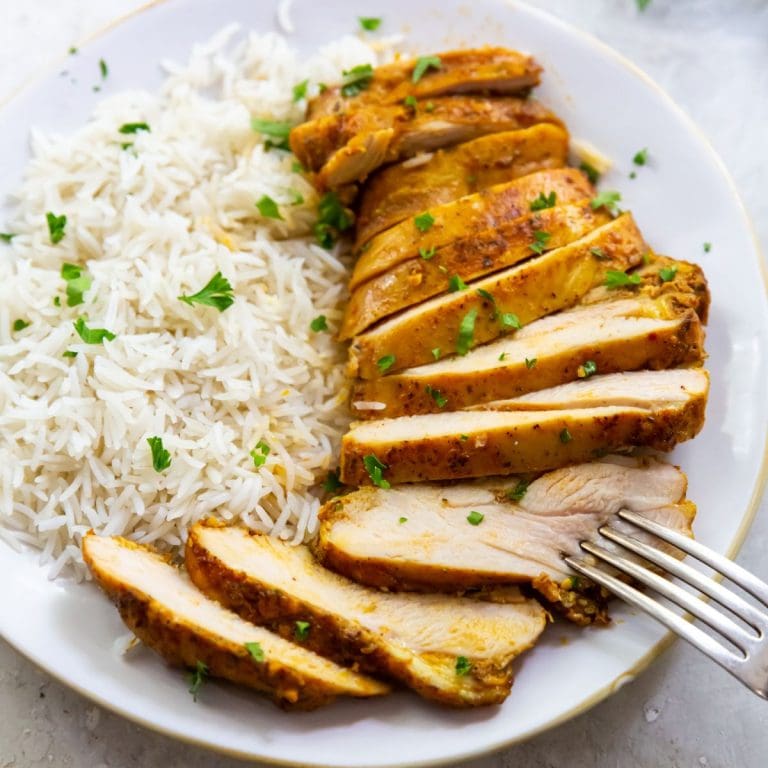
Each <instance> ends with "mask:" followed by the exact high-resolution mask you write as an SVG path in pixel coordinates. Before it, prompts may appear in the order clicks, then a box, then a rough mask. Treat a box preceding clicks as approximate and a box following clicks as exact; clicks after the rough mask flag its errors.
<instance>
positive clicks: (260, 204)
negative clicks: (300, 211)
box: [256, 195, 283, 221]
mask: <svg viewBox="0 0 768 768" xmlns="http://www.w3.org/2000/svg"><path fill="white" fill-rule="evenodd" d="M256 207H257V208H258V209H259V213H260V214H261V215H262V216H263V217H264V218H265V219H279V220H280V221H283V217H282V216H281V215H280V209H279V208H278V207H277V203H276V202H275V201H274V200H273V199H272V198H271V197H270V196H269V195H262V196H261V198H260V199H259V200H258V201H257V202H256Z"/></svg>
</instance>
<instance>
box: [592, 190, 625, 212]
mask: <svg viewBox="0 0 768 768" xmlns="http://www.w3.org/2000/svg"><path fill="white" fill-rule="evenodd" d="M619 200H621V193H619V192H616V191H615V190H612V189H606V190H605V191H604V192H600V193H598V195H597V197H593V198H592V200H590V202H589V204H590V205H591V206H592V210H597V209H598V208H606V209H608V210H609V211H610V212H611V213H616V211H617V207H616V204H617V203H618V202H619Z"/></svg>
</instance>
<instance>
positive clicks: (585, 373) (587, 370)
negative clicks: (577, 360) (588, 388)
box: [576, 360, 597, 379]
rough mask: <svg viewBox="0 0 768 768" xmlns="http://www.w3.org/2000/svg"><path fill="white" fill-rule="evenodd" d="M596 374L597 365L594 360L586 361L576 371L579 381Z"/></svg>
mask: <svg viewBox="0 0 768 768" xmlns="http://www.w3.org/2000/svg"><path fill="white" fill-rule="evenodd" d="M596 373H597V363H596V362H595V361H594V360H587V361H586V362H585V363H582V364H581V365H580V366H579V367H578V368H577V369H576V375H577V376H578V377H579V378H580V379H588V378H589V377H590V376H594V375H595V374H596Z"/></svg>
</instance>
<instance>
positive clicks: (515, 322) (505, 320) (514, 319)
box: [499, 312, 523, 331]
mask: <svg viewBox="0 0 768 768" xmlns="http://www.w3.org/2000/svg"><path fill="white" fill-rule="evenodd" d="M499 322H500V323H501V327H502V328H514V329H515V330H516V331H519V330H520V329H521V328H522V327H523V324H522V323H521V322H520V318H519V317H518V316H517V315H516V314H515V313H514V312H502V313H501V314H500V315H499Z"/></svg>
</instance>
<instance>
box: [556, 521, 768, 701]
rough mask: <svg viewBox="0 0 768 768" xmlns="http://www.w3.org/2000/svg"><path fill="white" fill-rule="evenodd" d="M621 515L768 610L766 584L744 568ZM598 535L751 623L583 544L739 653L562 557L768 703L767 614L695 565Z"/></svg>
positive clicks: (608, 530) (627, 539) (613, 533)
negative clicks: (718, 636) (730, 583)
mask: <svg viewBox="0 0 768 768" xmlns="http://www.w3.org/2000/svg"><path fill="white" fill-rule="evenodd" d="M618 517H620V518H621V519H622V520H624V521H626V522H628V523H632V524H633V525H635V526H636V527H637V528H640V529H641V530H643V531H646V532H648V533H650V534H653V535H654V536H656V537H658V538H659V539H661V540H662V541H665V542H667V543H669V544H672V545H674V546H675V547H677V548H678V549H681V550H682V551H683V552H686V553H687V554H689V555H691V556H692V557H694V558H696V559H697V560H700V561H701V562H702V563H705V564H706V565H708V566H710V567H711V568H714V569H715V570H716V571H719V572H720V573H721V574H723V576H725V577H726V578H728V579H730V581H732V582H733V583H734V584H735V585H736V586H738V587H740V588H741V589H743V590H744V591H745V592H748V593H749V594H751V595H752V596H753V597H755V598H756V599H757V600H759V601H760V602H761V603H762V604H763V605H764V606H767V607H768V585H766V584H765V583H764V582H763V581H761V580H760V579H758V578H757V577H756V576H754V575H753V574H751V573H749V571H746V570H745V569H744V568H742V567H741V566H739V565H736V564H735V563H733V562H732V561H730V560H728V559H727V558H725V557H723V556H722V555H719V554H717V553H716V552H713V551H712V550H711V549H709V548H708V547H705V546H704V545H703V544H699V543H698V542H697V541H693V540H692V539H689V538H688V537H687V536H683V535H682V534H680V533H677V532H676V531H671V530H670V529H669V528H666V527H665V526H663V525H659V524H658V523H656V522H654V521H652V520H648V519H647V518H645V517H643V516H642V515H638V514H636V513H635V512H630V511H629V510H621V511H619V512H618ZM599 532H600V534H601V535H602V536H604V537H605V538H606V539H609V540H610V541H612V542H613V543H615V544H618V545H620V546H621V547H623V548H624V549H627V550H629V551H630V552H633V553H634V554H636V555H639V556H640V557H642V558H644V559H645V560H647V561H649V562H651V563H653V564H654V565H657V566H659V567H660V568H662V569H663V570H665V571H667V572H668V573H670V574H672V575H673V576H676V577H677V578H678V579H680V580H681V581H683V582H685V583H686V584H688V585H689V586H692V587H694V588H696V589H697V590H699V591H700V592H703V593H704V594H705V595H708V596H709V597H711V598H712V600H714V601H715V602H716V603H719V604H720V605H721V606H723V607H724V608H726V609H727V610H728V611H730V612H731V613H732V614H733V615H734V616H737V617H738V618H739V619H741V620H742V621H743V622H744V623H745V624H747V625H748V626H749V627H750V628H751V630H752V631H749V630H747V629H745V628H744V627H743V626H741V625H740V624H737V623H736V622H735V621H734V620H733V619H731V618H730V617H729V616H727V615H726V614H724V613H722V612H720V611H718V610H715V608H713V607H712V606H711V605H709V604H708V603H706V602H704V601H703V600H701V598H700V597H698V596H696V595H694V594H691V593H690V592H688V591H686V590H684V589H682V587H679V586H677V585H675V584H673V583H671V582H670V581H668V580H667V579H665V578H664V577H663V576H660V575H659V574H657V573H654V572H653V571H651V570H649V569H648V568H646V567H645V566H643V565H640V564H639V563H637V562H633V561H632V560H628V559H627V558H625V557H622V556H621V555H619V554H616V553H614V552H610V551H608V550H606V549H605V548H603V547H601V546H600V545H599V544H595V543H594V542H591V541H583V542H581V548H582V549H583V550H584V551H585V552H588V553H589V554H590V555H593V556H594V557H596V558H598V559H599V560H602V561H604V562H606V563H608V564H609V565H612V566H613V567H614V568H615V569H616V570H618V571H620V572H622V573H625V574H626V575H628V576H631V577H632V578H633V579H634V580H635V581H636V582H639V583H640V584H643V585H645V586H646V587H650V588H651V589H652V590H654V591H655V592H657V593H658V594H660V595H662V596H663V597H665V598H666V599H667V600H669V601H671V602H673V603H675V604H676V605H678V606H680V607H681V608H683V609H684V610H685V611H687V612H688V613H689V614H691V615H692V616H694V617H695V618H697V619H699V620H701V621H702V622H704V623H705V624H707V625H709V626H710V627H711V628H712V629H714V630H715V632H717V633H718V634H720V635H721V636H722V637H724V638H725V639H726V640H727V641H728V642H730V643H731V644H732V645H733V646H734V647H735V648H737V649H738V651H740V652H737V651H735V650H733V649H732V648H728V647H726V646H725V645H723V644H722V643H720V642H719V641H718V640H716V639H715V638H714V637H712V636H710V635H708V634H707V633H706V632H704V631H702V630H701V629H699V628H698V627H696V626H694V625H693V624H691V623H690V622H689V621H688V620H687V619H685V618H683V616H681V615H680V614H678V613H675V612H674V611H672V610H671V609H669V608H667V607H666V606H664V605H661V604H660V603H658V602H657V601H656V600H654V599H653V598H651V597H649V596H648V595H646V594H644V593H643V592H640V591H639V590H638V589H636V588H635V587H633V586H630V585H629V584H626V583H624V582H623V581H621V580H620V579H618V578H616V577H615V576H613V575H611V574H609V573H606V572H605V571H604V570H601V569H600V568H599V567H596V566H594V565H591V564H589V563H587V562H586V561H585V560H584V559H577V558H575V557H572V556H566V557H565V558H564V559H565V562H567V563H568V565H569V566H570V567H571V568H573V570H574V571H576V572H577V573H580V574H582V575H583V576H586V577H587V578H588V579H591V580H592V581H593V582H595V583H596V584H600V585H601V586H603V587H605V588H606V589H608V590H610V591H611V592H613V594H615V595H617V596H618V597H621V598H622V599H624V600H626V601H627V602H628V603H630V604H631V605H633V606H635V607H637V608H640V609H641V610H643V611H645V612H646V613H647V614H649V615H650V616H651V617H653V618H654V619H656V620H657V621H659V622H661V623H662V624H664V626H666V627H668V628H669V629H671V630H672V631H673V632H675V633H677V634H678V635H679V636H680V637H682V638H683V639H684V640H687V641H688V642H689V643H690V644H691V645H692V646H694V648H698V649H699V650H700V651H701V652H702V653H703V654H704V655H706V656H709V658H710V659H712V660H713V661H715V662H717V663H718V664H719V665H720V666H721V667H724V668H725V669H727V670H728V671H729V672H730V673H731V674H732V675H733V676H734V677H735V678H736V679H737V680H740V681H741V682H742V683H744V685H746V686H747V687H748V688H749V689H751V690H752V691H753V692H754V693H756V694H757V695H758V696H760V697H762V698H764V699H767V698H768V642H766V635H767V634H768V614H767V613H764V612H762V611H760V610H758V609H757V608H755V607H754V606H753V605H751V604H750V603H748V602H747V601H746V600H744V599H743V598H741V597H739V596H738V595H737V594H735V593H733V592H731V591H730V590H728V589H726V588H725V587H723V586H722V585H721V584H719V583H717V582H716V581H714V580H713V579H711V578H708V577H707V576H705V575H703V574H702V573H700V572H699V571H696V570H694V569H693V568H691V566H689V565H686V564H685V563H682V562H680V561H679V560H677V559H676V558H674V557H672V556H670V555H668V554H667V553H665V552H661V551H659V550H658V549H656V548H654V547H652V546H649V545H648V544H646V543H644V542H642V541H639V540H638V539H636V538H634V537H632V536H627V535H626V534H624V533H622V532H620V531H618V530H616V529H615V528H612V527H610V526H603V527H601V528H600V529H599Z"/></svg>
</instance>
